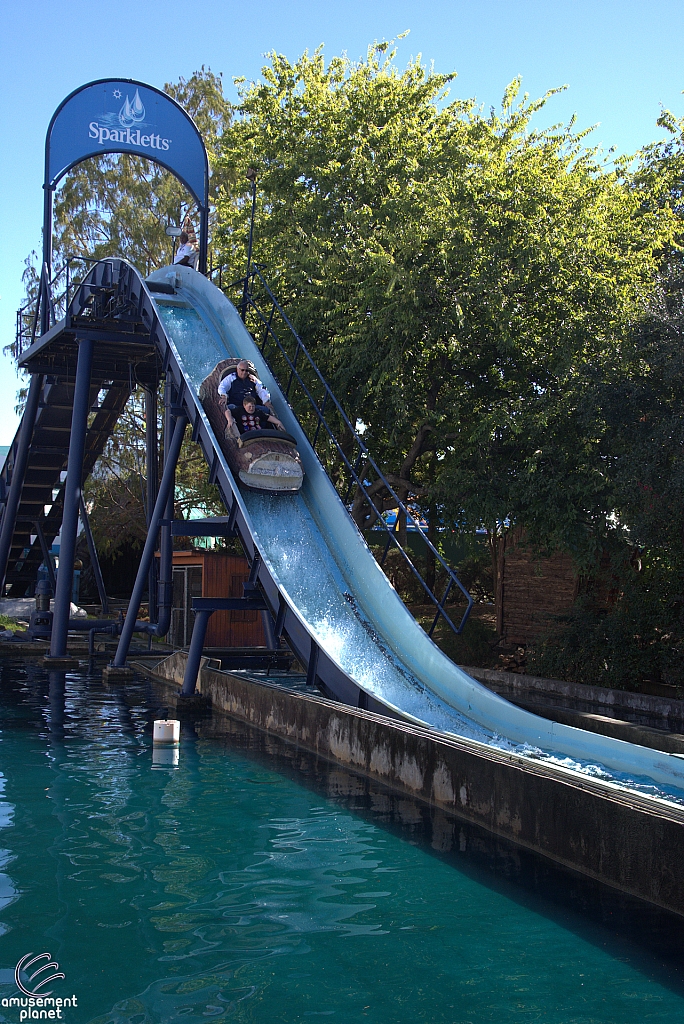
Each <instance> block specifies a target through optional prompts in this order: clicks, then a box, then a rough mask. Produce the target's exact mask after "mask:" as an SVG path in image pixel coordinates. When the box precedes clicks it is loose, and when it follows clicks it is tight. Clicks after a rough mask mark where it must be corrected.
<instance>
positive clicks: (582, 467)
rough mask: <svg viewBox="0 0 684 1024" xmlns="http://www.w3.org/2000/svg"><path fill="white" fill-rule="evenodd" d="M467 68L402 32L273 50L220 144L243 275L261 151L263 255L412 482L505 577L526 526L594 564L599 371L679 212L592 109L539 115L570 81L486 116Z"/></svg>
mask: <svg viewBox="0 0 684 1024" xmlns="http://www.w3.org/2000/svg"><path fill="white" fill-rule="evenodd" d="M453 78H454V76H453V75H439V74H435V73H433V72H430V71H428V70H426V69H425V67H424V66H423V65H422V64H421V62H420V61H419V60H416V61H413V62H411V63H410V64H409V65H408V67H407V68H406V69H405V70H403V71H401V70H399V69H398V68H397V67H396V65H395V63H394V52H393V51H392V50H390V49H389V47H388V44H385V43H383V44H380V45H376V46H374V47H371V48H370V49H369V51H368V55H367V58H366V60H365V61H361V62H359V63H353V62H351V61H349V60H348V59H347V58H342V57H335V58H333V59H332V60H330V61H329V62H328V63H327V64H326V62H325V60H324V56H323V52H322V50H320V49H319V50H317V51H316V52H315V53H314V54H313V55H309V54H308V53H305V54H304V55H303V56H302V57H301V58H300V59H299V60H298V61H297V62H295V63H294V64H292V63H290V62H289V61H288V60H287V59H286V58H284V57H282V56H280V55H277V54H271V55H270V64H269V65H268V66H266V67H265V68H264V69H263V78H262V80H261V81H260V82H258V83H253V84H249V85H245V84H243V86H242V89H243V91H242V96H241V105H240V107H239V110H238V113H239V116H238V117H236V118H235V119H234V120H233V122H232V123H231V125H230V127H229V128H228V129H227V130H226V132H225V133H224V135H223V137H222V139H221V141H220V143H219V147H218V153H219V156H218V161H217V163H218V166H220V168H221V171H222V185H221V191H220V193H219V197H218V200H217V206H218V210H219V227H218V238H219V244H220V245H221V247H222V253H223V255H224V258H225V259H226V261H227V262H228V263H229V264H230V265H231V266H232V267H233V270H234V273H235V276H237V274H238V273H239V270H240V269H241V268H242V267H243V266H244V255H243V254H244V239H245V238H246V235H247V223H246V222H247V217H248V214H249V205H248V203H247V202H246V196H245V192H244V172H245V170H246V168H247V167H248V166H250V165H251V166H254V167H255V168H256V169H257V170H258V172H259V203H258V212H257V220H256V232H255V234H256V245H255V254H256V258H257V259H258V260H259V261H261V262H263V263H264V264H265V265H266V268H267V274H268V276H269V277H270V279H271V280H272V282H273V283H274V287H275V290H276V292H277V293H278V294H279V295H280V296H281V298H282V299H283V300H284V301H285V303H286V305H287V311H288V314H289V315H290V317H291V318H292V320H293V322H294V323H295V325H296V327H297V328H298V330H299V331H300V333H301V334H302V336H303V338H304V340H305V342H306V343H307V345H308V346H309V347H310V349H311V350H312V352H313V354H314V356H315V358H316V360H317V362H318V363H319V365H320V366H321V367H322V369H323V371H324V373H325V374H326V375H327V376H328V378H329V379H330V380H331V382H332V385H333V389H334V390H335V391H336V393H337V394H338V395H340V396H341V397H342V398H343V401H344V404H345V406H346V407H347V410H348V412H349V413H350V415H351V416H352V418H353V417H354V416H356V417H359V418H360V419H361V420H362V421H363V422H364V424H365V425H366V430H367V434H366V436H367V437H368V439H369V441H370V444H371V447H372V448H373V450H374V452H375V453H376V454H377V455H378V456H379V458H380V461H381V462H382V463H383V464H384V466H385V467H386V468H387V469H388V470H389V472H390V474H391V480H392V482H393V484H394V485H395V486H397V488H398V492H399V494H400V496H402V497H404V496H409V495H414V496H415V495H417V496H419V498H420V500H421V501H422V502H423V503H424V504H425V505H429V504H430V503H431V504H432V507H433V510H434V509H435V508H436V507H439V508H440V510H441V514H442V516H445V517H448V518H450V519H455V520H456V521H457V522H459V523H460V524H461V525H462V526H463V528H467V529H473V528H474V527H475V526H479V525H480V524H485V525H486V526H487V528H488V530H489V537H490V541H491V549H492V564H493V571H494V573H495V575H496V571H497V566H498V562H499V559H498V552H499V548H500V536H501V533H502V531H503V530H504V529H505V528H506V524H508V523H519V524H522V525H524V526H525V527H526V528H527V529H528V530H529V531H530V536H531V538H532V539H533V541H534V542H535V543H537V544H545V545H562V546H564V547H570V548H571V549H572V550H574V551H576V552H577V555H578V558H579V559H580V560H581V559H582V558H584V559H585V560H586V559H588V558H589V557H590V554H591V551H592V550H593V549H594V548H595V546H596V543H597V539H596V538H597V536H598V535H600V534H601V533H602V532H605V529H606V517H607V516H610V514H611V512H612V505H611V499H610V494H609V492H610V486H609V485H608V484H607V483H606V480H605V473H604V471H603V466H602V462H601V457H602V452H601V450H600V445H599V444H598V443H597V438H599V437H600V436H601V430H600V424H599V426H598V427H597V424H596V423H595V422H593V421H588V420H587V419H586V415H585V414H586V406H585V405H584V403H583V401H582V400H583V395H584V390H585V387H586V381H587V377H588V376H589V377H591V375H592V374H593V373H594V368H595V367H596V366H597V365H602V364H603V363H605V362H606V361H608V362H610V360H612V358H613V356H614V354H615V352H616V351H617V350H618V349H619V346H620V344H621V341H622V338H623V336H624V334H625V331H626V330H627V329H628V327H629V325H630V323H631V322H632V321H633V320H634V319H635V318H637V317H638V316H639V314H640V311H641V310H642V309H643V306H644V303H645V301H646V299H647V297H648V295H649V293H650V291H651V289H652V287H653V282H654V278H655V271H656V268H657V262H656V259H655V255H654V253H655V251H656V250H657V249H658V248H659V247H661V246H662V245H663V244H665V239H666V238H667V237H669V234H668V233H671V230H672V219H671V216H670V211H669V209H668V208H667V207H665V206H662V205H661V206H653V207H652V208H649V207H648V206H647V205H646V204H644V202H643V197H641V196H640V195H639V194H638V191H636V190H635V189H634V188H632V187H631V184H630V181H629V180H628V179H627V176H626V174H625V172H624V171H623V170H622V169H621V168H618V169H617V170H616V169H611V168H610V167H608V166H607V165H605V164H604V163H602V162H601V161H600V159H599V156H598V154H597V153H596V152H595V151H594V150H592V149H587V148H586V147H585V144H584V133H582V132H577V131H576V130H575V128H574V125H573V124H570V125H568V126H566V127H563V126H555V127H554V128H551V129H548V130H542V131H539V130H535V129H534V128H533V126H532V119H533V117H534V115H535V114H536V113H537V112H538V111H539V110H540V109H541V108H542V107H543V106H544V104H545V103H546V102H547V101H548V100H549V98H550V97H551V96H552V92H551V93H548V94H547V95H546V96H545V97H543V98H542V99H540V100H536V101H529V100H528V98H527V97H523V98H522V99H521V100H519V99H518V92H519V82H517V81H516V82H513V83H512V84H511V85H510V86H509V87H508V89H507V90H506V92H505V95H504V99H503V103H502V108H501V111H500V112H498V113H497V112H494V111H491V112H490V113H489V114H485V113H484V112H483V111H482V110H481V109H480V108H479V107H478V106H477V105H476V104H475V102H474V101H470V100H465V101H464V100H453V101H449V100H448V99H447V96H446V89H447V86H448V85H449V84H450V83H451V81H452V80H453ZM597 431H598V432H597ZM358 505H359V507H358V512H359V521H363V517H364V509H363V503H362V502H359V503H358ZM367 511H368V510H367V509H366V510H365V513H367Z"/></svg>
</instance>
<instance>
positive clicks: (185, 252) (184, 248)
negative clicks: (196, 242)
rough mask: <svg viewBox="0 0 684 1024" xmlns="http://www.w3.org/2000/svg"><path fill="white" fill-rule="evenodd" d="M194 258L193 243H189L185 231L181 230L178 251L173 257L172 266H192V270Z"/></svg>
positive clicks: (195, 252) (195, 257)
mask: <svg viewBox="0 0 684 1024" xmlns="http://www.w3.org/2000/svg"><path fill="white" fill-rule="evenodd" d="M196 260H197V250H196V249H195V247H194V246H193V245H190V242H189V241H188V236H187V234H186V232H185V231H181V235H180V245H179V246H178V252H177V253H176V255H175V256H174V257H173V265H174V267H192V269H193V270H194V269H195V261H196Z"/></svg>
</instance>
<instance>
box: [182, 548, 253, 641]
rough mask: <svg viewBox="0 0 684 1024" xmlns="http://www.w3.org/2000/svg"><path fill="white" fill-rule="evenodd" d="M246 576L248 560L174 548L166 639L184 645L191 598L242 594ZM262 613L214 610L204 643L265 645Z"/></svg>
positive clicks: (187, 637) (188, 631)
mask: <svg viewBox="0 0 684 1024" xmlns="http://www.w3.org/2000/svg"><path fill="white" fill-rule="evenodd" d="M248 577H249V565H248V563H247V559H246V558H243V557H240V556H238V555H231V554H228V553H226V552H223V551H206V550H201V549H200V550H191V551H174V553H173V609H172V613H171V632H170V634H169V640H170V642H171V643H172V644H173V646H174V647H187V645H188V644H189V643H190V637H191V635H192V626H193V620H194V615H193V614H192V611H191V601H192V598H193V597H242V596H243V590H242V584H243V583H244V581H245V580H246V579H247V578H248ZM265 644H266V640H265V636H264V628H263V624H262V621H261V613H260V612H255V611H248V612H214V614H213V615H212V616H211V618H210V619H209V626H208V628H207V637H206V641H205V646H207V647H264V646H265Z"/></svg>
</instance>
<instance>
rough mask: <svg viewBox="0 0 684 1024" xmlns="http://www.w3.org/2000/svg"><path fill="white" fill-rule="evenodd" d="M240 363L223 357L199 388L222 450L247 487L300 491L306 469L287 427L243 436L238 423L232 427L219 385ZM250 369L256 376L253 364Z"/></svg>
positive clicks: (279, 491)
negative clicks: (303, 467) (227, 418)
mask: <svg viewBox="0 0 684 1024" xmlns="http://www.w3.org/2000/svg"><path fill="white" fill-rule="evenodd" d="M239 362H241V360H240V359H239V358H231V359H222V360H221V362H220V363H218V364H217V365H216V366H215V367H214V369H213V370H212V371H211V373H210V374H209V375H208V376H207V377H205V378H204V380H203V381H202V383H201V384H200V388H199V397H200V401H201V402H202V406H203V408H204V411H205V413H206V414H207V418H208V419H209V422H210V423H211V426H212V429H213V431H214V434H215V435H216V439H217V440H218V442H219V445H220V446H221V451H222V452H223V454H224V455H225V457H226V460H227V462H228V465H229V466H230V468H231V470H232V472H233V474H234V476H236V477H237V478H238V480H239V481H240V482H241V483H242V484H244V485H245V487H249V488H250V489H251V490H254V491H269V492H270V493H272V494H280V493H282V492H286V493H292V492H294V491H298V490H299V488H300V487H301V486H302V482H303V480H304V470H303V469H302V462H301V459H300V457H299V452H298V451H297V445H296V442H295V439H294V437H292V436H291V435H290V434H287V433H285V431H283V430H249V431H247V432H246V433H244V434H242V435H240V434H239V432H238V429H237V427H236V426H235V425H233V427H232V429H231V428H230V427H229V426H228V422H227V420H226V417H225V413H224V406H223V403H222V402H221V399H220V396H219V393H218V386H219V384H220V383H221V381H222V380H223V378H224V377H227V376H228V374H229V373H234V372H235V367H236V366H237V364H238V363H239ZM249 372H250V374H254V376H256V369H255V367H254V365H253V364H252V363H250V364H249ZM240 441H241V442H242V443H241V444H240Z"/></svg>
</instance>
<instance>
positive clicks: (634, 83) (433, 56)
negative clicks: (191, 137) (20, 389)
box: [0, 0, 684, 444]
mask: <svg viewBox="0 0 684 1024" xmlns="http://www.w3.org/2000/svg"><path fill="white" fill-rule="evenodd" d="M407 29H408V30H410V34H409V36H408V37H407V38H406V39H403V40H401V41H400V42H399V44H398V50H399V52H398V55H397V62H398V63H399V64H400V65H403V64H405V63H406V62H407V61H408V59H409V58H411V57H413V56H416V55H417V54H419V53H420V54H422V57H423V60H424V61H425V62H427V63H430V62H432V63H434V67H435V70H437V71H456V72H457V73H458V78H457V80H456V82H455V84H454V86H453V88H452V93H451V94H452V96H462V97H476V98H477V100H478V101H479V102H481V103H482V104H483V105H484V106H485V108H488V107H490V106H492V105H495V106H498V104H499V103H500V100H501V97H502V95H503V91H504V88H505V86H506V84H507V83H508V82H509V81H510V80H511V79H512V78H514V77H515V76H516V75H522V76H523V89H524V90H525V91H527V92H529V93H530V95H532V96H539V95H541V94H543V93H544V92H545V91H546V90H547V89H550V88H553V87H555V86H561V85H568V87H569V88H568V90H567V91H566V92H565V93H563V94H562V95H561V96H557V97H555V98H554V99H553V100H552V101H551V104H550V106H549V108H547V110H548V112H547V114H546V115H545V120H546V121H556V120H558V121H563V120H567V119H568V118H569V117H570V116H571V115H572V114H573V113H576V114H577V119H578V127H582V128H585V127H589V126H591V125H594V124H597V125H598V127H597V128H596V130H595V131H594V133H593V136H591V139H592V141H593V142H594V143H595V144H600V145H602V146H603V147H604V148H606V149H608V148H610V147H611V146H614V147H616V149H617V151H618V152H619V153H633V152H634V151H635V150H637V149H638V148H639V147H640V146H643V145H645V144H646V143H648V142H650V141H653V140H654V139H656V138H660V137H661V136H662V134H663V133H662V131H661V130H660V129H658V128H657V127H656V124H655V122H656V118H657V117H658V114H659V112H660V108H661V105H662V106H665V107H668V108H669V109H671V110H673V111H674V112H675V113H676V114H677V115H678V116H682V115H684V97H682V94H681V93H682V90H683V89H684V3H682V2H681V0H677V2H675V0H652V3H651V4H650V5H646V4H644V3H643V2H640V3H636V2H633V0H622V2H619V0H564V2H559V0H545V2H542V0H515V2H514V0H431V2H420V3H419V2H416V0H393V2H387V0H337V2H335V0H308V2H305V0H287V2H274V0H250V2H244V0H242V2H236V0H163V2H157V0H147V2H142V0H135V2H133V0H116V2H115V3H109V4H105V3H97V4H95V3H92V0H64V2H62V3H55V2H54V0H51V2H47V0H27V2H24V3H17V2H14V3H10V2H9V0H4V3H3V5H2V40H3V87H2V96H3V102H2V104H1V105H0V143H1V149H0V152H1V153H2V158H1V160H0V204H1V205H0V218H1V221H0V223H2V227H3V235H4V238H3V241H4V244H3V246H2V251H1V253H0V347H1V346H4V345H7V344H9V343H10V342H11V340H12V338H13V334H14V317H15V311H16V308H17V306H18V305H19V304H20V301H21V298H22V288H21V273H22V269H23V260H24V258H25V257H26V256H27V255H28V253H29V252H30V251H31V250H32V249H34V248H36V247H38V246H39V245H40V227H41V219H42V189H41V185H42V172H43V147H44V142H45V131H46V128H47V125H48V122H49V120H50V117H51V115H52V113H53V111H54V109H55V107H56V106H57V105H58V104H59V103H60V101H61V100H62V99H63V98H64V97H65V96H66V95H67V94H68V93H69V92H71V91H72V89H75V88H77V87H78V86H79V85H82V84H84V83H86V82H88V81H91V80H93V79H96V78H104V77H109V76H113V77H122V78H136V79H139V80H141V81H144V82H149V83H150V84H151V85H155V86H158V87H161V86H163V84H164V83H165V82H167V81H175V80H177V79H178V78H179V77H181V76H184V77H187V76H188V75H190V74H192V72H193V71H195V70H196V69H198V68H199V67H200V66H201V65H202V64H204V65H205V66H209V67H211V69H212V70H213V71H215V72H223V75H224V82H225V88H226V93H227V95H228V96H229V97H234V95H235V93H234V89H233V85H232V79H233V77H236V76H245V77H247V78H248V79H254V78H258V77H259V73H260V69H261V67H262V65H263V64H264V63H265V61H264V54H266V53H267V52H268V51H270V50H277V51H278V52H280V53H284V54H286V55H287V56H288V57H290V58H292V59H294V58H296V57H297V56H298V55H299V54H300V53H302V51H303V50H304V49H307V48H308V49H309V50H312V49H314V48H315V47H316V46H318V45H319V44H320V43H324V44H325V50H326V53H327V54H328V56H332V55H334V54H337V53H341V52H342V51H346V52H347V54H348V55H349V56H350V57H351V58H356V57H360V56H362V55H364V54H365V51H366V47H367V45H368V44H369V43H371V42H373V41H374V40H380V39H394V38H396V37H397V36H398V35H399V33H401V32H405V31H406V30H407ZM16 388H17V377H16V374H15V373H14V369H13V366H12V363H11V360H9V359H7V358H6V357H2V359H1V361H0V409H2V415H1V416H0V444H8V443H10V442H11V440H12V437H13V436H14V432H15V429H16V425H17V421H16V418H15V416H14V414H13V411H12V410H13V406H14V396H15V392H16Z"/></svg>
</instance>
